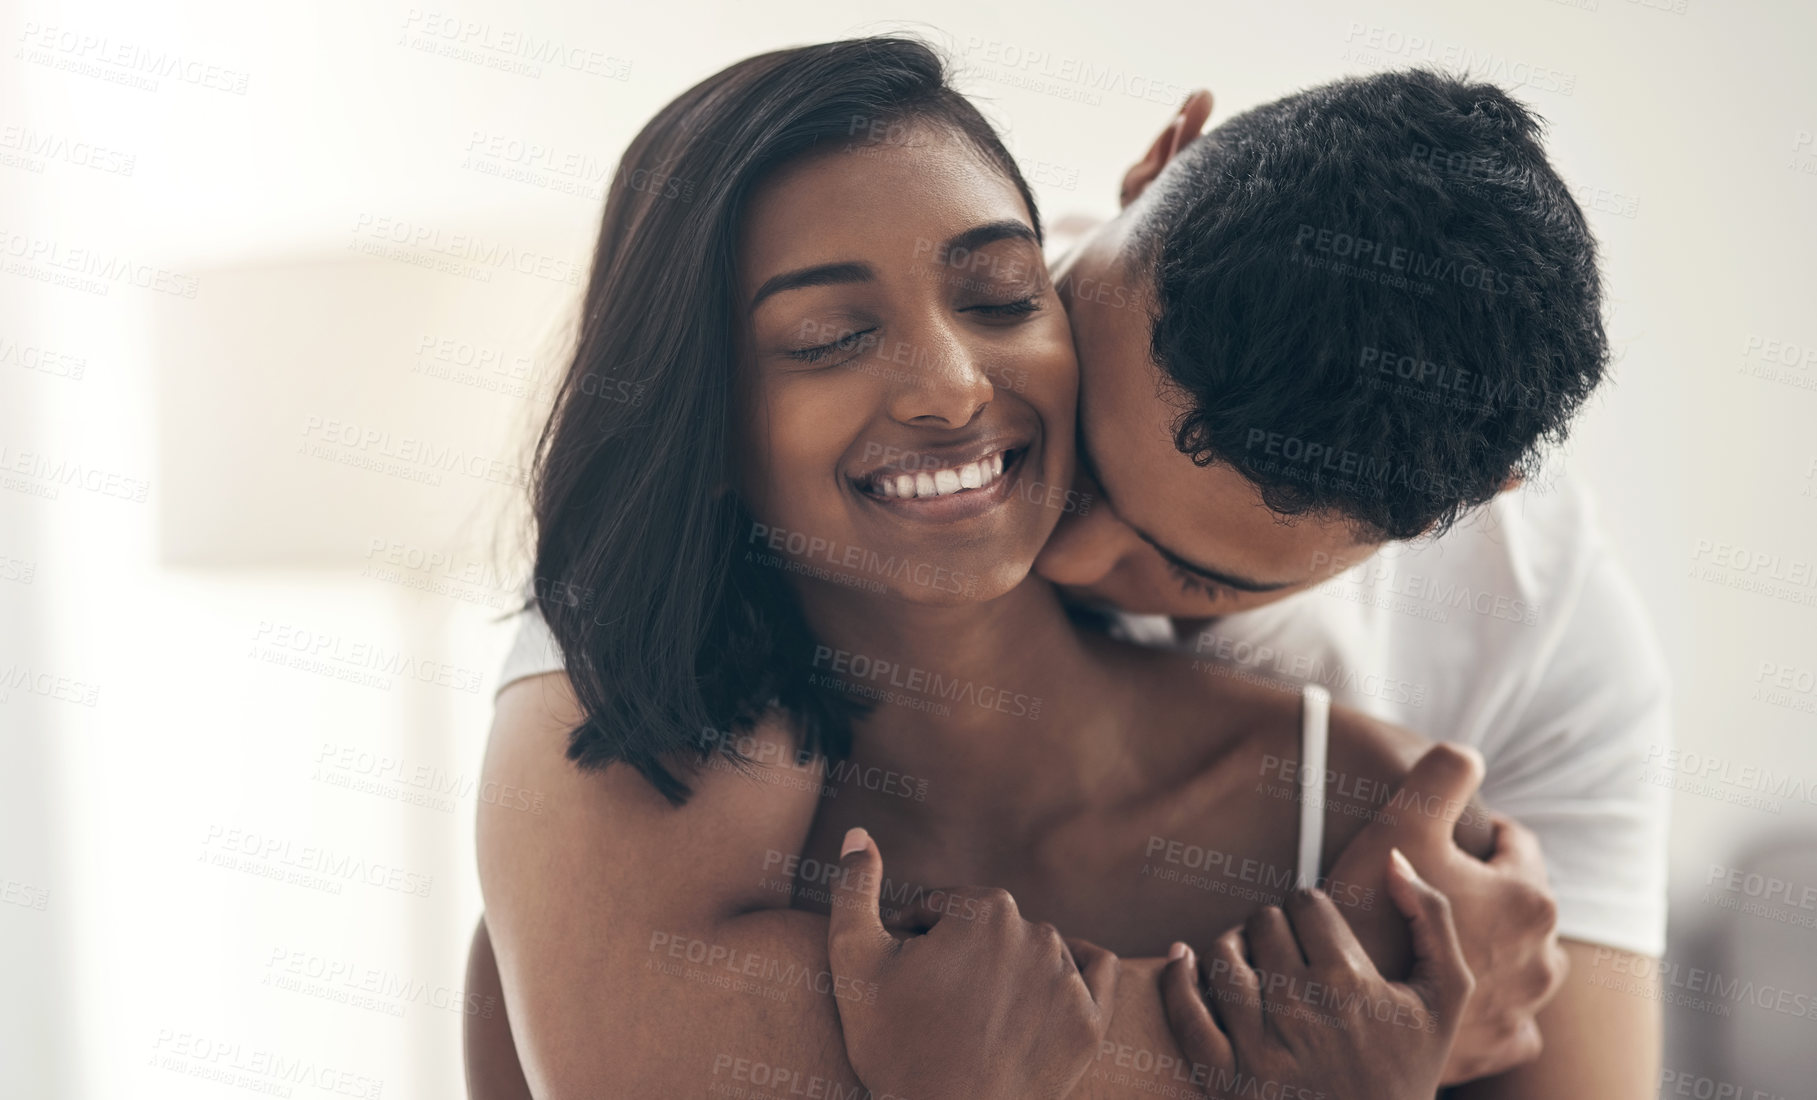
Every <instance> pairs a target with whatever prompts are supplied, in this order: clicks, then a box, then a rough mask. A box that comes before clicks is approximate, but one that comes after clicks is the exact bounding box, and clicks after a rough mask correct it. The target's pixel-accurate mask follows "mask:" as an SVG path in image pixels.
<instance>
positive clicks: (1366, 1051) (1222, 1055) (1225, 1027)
mask: <svg viewBox="0 0 1817 1100" xmlns="http://www.w3.org/2000/svg"><path fill="white" fill-rule="evenodd" d="M1388 893H1389V894H1390V895H1391V896H1392V897H1393V898H1394V903H1395V905H1396V906H1397V907H1398V908H1399V909H1400V911H1401V913H1402V914H1403V915H1405V916H1406V918H1407V921H1408V923H1409V924H1410V925H1411V929H1412V933H1413V953H1414V966H1413V973H1412V974H1411V975H1409V977H1408V979H1407V981H1406V982H1390V981H1387V980H1386V979H1384V978H1383V977H1382V976H1381V974H1380V972H1378V971H1377V970H1376V968H1375V965H1374V964H1373V963H1371V962H1370V961H1369V956H1368V955H1367V954H1365V953H1364V951H1363V948H1362V946H1361V944H1359V943H1358V942H1357V939H1356V936H1355V934H1353V933H1352V932H1351V930H1350V926H1349V925H1347V924H1346V923H1344V918H1343V916H1342V914H1340V913H1339V912H1338V909H1337V906H1336V905H1334V904H1333V903H1332V901H1331V899H1330V898H1329V897H1327V896H1326V895H1325V894H1324V893H1322V892H1320V891H1315V890H1301V891H1298V892H1296V893H1295V894H1294V895H1293V896H1292V897H1291V898H1289V899H1288V901H1287V905H1286V910H1285V912H1283V911H1282V910H1281V909H1279V908H1276V907H1274V906H1269V907H1268V908H1266V909H1263V910H1261V911H1259V912H1257V913H1256V914H1255V915H1254V916H1252V917H1250V919H1249V923H1248V925H1247V926H1246V927H1245V928H1243V929H1232V930H1231V931H1229V932H1226V933H1225V934H1224V935H1222V936H1220V937H1218V940H1217V942H1216V944H1215V945H1214V947H1213V948H1212V951H1211V953H1210V955H1209V957H1207V958H1206V959H1205V960H1204V961H1203V962H1202V963H1201V964H1200V965H1198V966H1197V967H1195V965H1194V957H1193V952H1192V950H1191V949H1190V948H1186V947H1185V946H1184V945H1178V944H1177V945H1175V948H1174V958H1173V961H1172V962H1171V963H1169V964H1168V966H1167V969H1166V970H1165V971H1163V972H1162V975H1161V998H1162V1001H1163V1003H1164V1004H1165V1005H1166V1008H1167V1019H1168V1024H1169V1026H1170V1027H1172V1029H1173V1032H1174V1037H1175V1038H1176V1039H1178V1040H1179V1042H1180V1049H1181V1050H1182V1051H1183V1052H1184V1053H1185V1054H1186V1056H1187V1057H1189V1058H1191V1059H1192V1060H1193V1061H1194V1062H1196V1063H1199V1065H1201V1066H1203V1067H1206V1072H1207V1074H1208V1078H1209V1079H1208V1080H1207V1082H1206V1088H1207V1090H1208V1092H1209V1093H1210V1095H1212V1096H1214V1097H1223V1096H1227V1095H1230V1096H1257V1095H1260V1096H1268V1095H1274V1096H1280V1097H1282V1098H1283V1100H1315V1098H1318V1097H1339V1096H1341V1097H1343V1098H1344V1100H1430V1098H1431V1097H1433V1096H1434V1095H1436V1094H1437V1092H1438V1087H1439V1078H1440V1075H1441V1073H1442V1072H1443V1070H1444V1067H1445V1061H1446V1059H1447V1058H1448V1057H1449V1055H1450V1052H1451V1041H1452V1039H1453V1038H1454V1037H1455V1035H1456V1033H1457V1026H1458V1020H1459V1018H1460V1016H1461V1015H1462V1013H1463V1009H1464V1006H1465V1005H1466V1004H1467V1003H1468V1002H1469V1000H1470V994H1471V992H1472V990H1473V989H1474V988H1475V984H1476V981H1475V978H1473V977H1472V976H1471V973H1470V968H1469V966H1468V965H1467V964H1466V963H1465V962H1464V954H1463V950H1462V948H1461V947H1460V946H1459V944H1458V938H1457V928H1456V925H1455V924H1454V923H1453V921H1452V919H1451V905H1450V902H1449V901H1448V900H1447V899H1446V898H1445V896H1444V895H1443V894H1441V893H1439V892H1438V891H1437V890H1434V889H1433V888H1432V887H1431V886H1429V885H1427V883H1426V882H1425V881H1424V880H1423V879H1421V878H1420V877H1419V874H1418V872H1416V871H1415V870H1414V869H1413V865H1412V864H1411V863H1409V862H1408V861H1407V858H1406V857H1405V856H1403V855H1401V853H1400V849H1398V848H1396V849H1394V850H1393V852H1392V854H1391V858H1390V861H1389V870H1388ZM1201 977H1202V978H1203V980H1204V987H1205V990H1206V992H1205V994H1204V995H1203V996H1201V995H1200V992H1199V988H1200V986H1199V980H1200V978H1201ZM1207 999H1209V1000H1210V1001H1211V1005H1210V1007H1209V1008H1208V1007H1207V1004H1206V1001H1207Z"/></svg>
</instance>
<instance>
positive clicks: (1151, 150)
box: [1120, 88, 1211, 206]
mask: <svg viewBox="0 0 1817 1100" xmlns="http://www.w3.org/2000/svg"><path fill="white" fill-rule="evenodd" d="M1210 119H1211V93H1210V92H1209V91H1206V90H1205V89H1204V88H1200V89H1199V90H1198V91H1196V92H1194V93H1192V94H1191V95H1189V96H1187V97H1186V102H1185V103H1183V104H1181V105H1180V110H1179V113H1177V114H1175V115H1174V116H1173V118H1172V119H1171V120H1169V122H1168V123H1167V128H1166V129H1165V130H1162V131H1161V136H1160V137H1157V138H1156V139H1155V143H1154V144H1153V145H1150V146H1149V147H1148V152H1146V153H1144V154H1142V159H1141V160H1138V161H1136V163H1135V164H1133V165H1131V166H1130V169H1129V171H1128V172H1125V173H1124V174H1123V193H1122V195H1121V196H1120V199H1121V201H1122V204H1123V205H1124V206H1128V205H1129V204H1130V203H1132V202H1135V201H1136V197H1137V196H1138V195H1140V194H1141V193H1142V192H1143V191H1146V190H1147V189H1148V185H1149V184H1151V183H1153V182H1154V181H1155V177H1156V176H1159V175H1160V174H1161V169H1163V168H1165V167H1167V162H1168V161H1170V160H1172V159H1173V158H1174V156H1175V155H1176V154H1178V153H1179V151H1180V150H1181V149H1184V148H1186V145H1187V143H1188V142H1190V141H1192V139H1193V138H1196V137H1198V136H1199V135H1200V134H1201V133H1203V132H1204V130H1205V123H1206V122H1208V121H1210Z"/></svg>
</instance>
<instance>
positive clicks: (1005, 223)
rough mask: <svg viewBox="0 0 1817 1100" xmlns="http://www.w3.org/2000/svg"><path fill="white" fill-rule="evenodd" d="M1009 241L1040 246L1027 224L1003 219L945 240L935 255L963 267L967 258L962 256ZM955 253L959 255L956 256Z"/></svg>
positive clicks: (975, 227)
mask: <svg viewBox="0 0 1817 1100" xmlns="http://www.w3.org/2000/svg"><path fill="white" fill-rule="evenodd" d="M1011 240H1015V241H1027V242H1028V243H1030V244H1032V245H1035V246H1037V247H1039V246H1040V244H1041V242H1040V240H1038V239H1037V238H1036V237H1035V231H1034V230H1033V229H1030V228H1029V227H1028V225H1027V224H1025V223H1023V222H1019V221H1017V220H1016V219H1014V218H1004V219H1003V220H1001V221H994V222H986V223H984V224H983V225H974V226H972V227H971V228H970V229H967V230H965V231H964V232H962V233H955V234H953V235H952V236H951V237H948V238H947V239H946V243H945V244H942V245H941V246H940V251H939V252H938V253H937V255H939V256H940V257H941V258H943V259H944V260H945V262H946V263H949V264H957V265H963V264H964V263H966V262H967V260H968V259H969V257H968V256H965V255H963V254H964V253H970V252H976V251H977V250H978V249H980V248H983V247H984V246H986V245H991V244H996V243H997V242H998V241H1011ZM955 253H959V254H960V255H957V256H956V255H955Z"/></svg>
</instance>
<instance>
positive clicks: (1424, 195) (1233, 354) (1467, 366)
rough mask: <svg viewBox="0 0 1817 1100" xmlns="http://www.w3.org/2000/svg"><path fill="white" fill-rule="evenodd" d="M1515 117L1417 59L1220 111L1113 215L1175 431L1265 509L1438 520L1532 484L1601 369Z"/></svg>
mask: <svg viewBox="0 0 1817 1100" xmlns="http://www.w3.org/2000/svg"><path fill="white" fill-rule="evenodd" d="M1541 127H1542V123H1541V121H1540V119H1539V118H1538V117H1537V116H1535V115H1534V114H1533V113H1532V112H1530V111H1529V110H1527V108H1525V107H1524V106H1522V105H1521V104H1520V103H1518V102H1516V101H1515V100H1514V99H1512V98H1511V97H1509V95H1508V94H1507V93H1506V92H1504V91H1502V90H1501V89H1500V88H1497V87H1495V86H1493V85H1490V84H1480V83H1471V82H1469V81H1467V80H1465V79H1459V78H1457V77H1453V76H1449V75H1445V74H1443V73H1438V72H1431V71H1425V70H1415V71H1408V72H1394V73H1383V74H1379V75H1374V76H1365V77H1355V78H1349V79H1345V80H1340V81H1337V82H1336V83H1333V84H1327V85H1324V86H1322V87H1318V88H1313V89H1311V90H1309V91H1304V92H1300V93H1297V94H1295V95H1291V96H1288V97H1287V98H1285V99H1282V100H1279V101H1276V102H1274V103H1270V104H1267V105H1266V106H1263V107H1258V108H1256V109H1254V110H1252V111H1248V112H1246V113H1244V114H1241V115H1238V116H1237V117H1235V118H1232V119H1231V120H1229V121H1228V122H1225V123H1224V124H1222V125H1220V126H1218V127H1216V128H1215V129H1213V130H1212V131H1211V132H1209V133H1207V134H1205V135H1204V136H1202V137H1200V138H1198V139H1196V140H1195V141H1193V142H1192V143H1191V144H1190V145H1189V146H1187V147H1186V148H1185V149H1184V150H1182V151H1181V153H1180V155H1179V156H1178V157H1177V158H1175V160H1174V162H1173V163H1171V164H1170V165H1169V166H1168V168H1167V169H1166V171H1165V172H1164V173H1163V174H1162V176H1161V177H1160V178H1159V179H1158V180H1156V182H1155V185H1154V188H1153V189H1151V191H1152V193H1151V194H1150V195H1146V196H1144V198H1143V200H1142V205H1141V206H1140V207H1139V208H1138V209H1137V210H1135V211H1132V212H1131V216H1132V218H1133V219H1134V220H1133V222H1132V231H1131V232H1132V236H1131V242H1132V244H1133V246H1134V250H1133V252H1131V253H1129V255H1131V256H1132V257H1133V260H1134V267H1135V270H1136V271H1137V272H1139V273H1141V275H1140V277H1142V278H1146V279H1148V280H1150V282H1151V287H1152V289H1153V291H1154V293H1155V297H1156V299H1157V301H1156V307H1157V318H1156V320H1155V322H1154V331H1153V343H1152V354H1153V356H1154V359H1155V361H1156V362H1157V363H1158V364H1159V365H1160V366H1161V368H1162V370H1163V371H1164V372H1165V374H1166V375H1167V376H1168V377H1170V378H1171V379H1172V380H1173V381H1174V382H1175V383H1176V384H1177V385H1178V386H1179V388H1180V389H1181V390H1183V391H1184V395H1185V397H1186V398H1187V399H1188V402H1186V403H1187V404H1189V405H1190V408H1189V409H1188V411H1187V412H1185V414H1184V415H1183V416H1182V417H1181V418H1180V419H1179V421H1178V422H1177V424H1176V432H1175V439H1174V442H1175V444H1176V446H1178V447H1179V449H1180V450H1181V451H1182V452H1183V453H1185V454H1188V455H1190V456H1192V458H1193V460H1194V461H1195V462H1197V463H1199V464H1200V465H1210V464H1211V463H1214V462H1224V463H1227V464H1229V465H1231V466H1233V467H1235V468H1236V469H1238V470H1239V471H1241V472H1242V473H1243V474H1244V475H1245V476H1246V477H1247V478H1248V479H1249V480H1250V481H1252V482H1254V483H1255V484H1256V485H1257V487H1258V488H1259V489H1260V490H1261V491H1262V495H1263V499H1264V501H1265V502H1266V503H1267V504H1268V506H1269V507H1270V508H1272V509H1273V510H1274V511H1276V512H1278V513H1280V514H1282V515H1301V514H1306V513H1325V514H1336V515H1339V516H1342V517H1345V518H1348V519H1349V520H1350V522H1351V523H1352V524H1353V525H1354V526H1355V527H1356V528H1357V530H1358V532H1359V533H1360V534H1362V535H1364V536H1365V537H1374V538H1378V539H1404V538H1412V537H1414V536H1416V535H1419V534H1421V533H1422V532H1427V531H1433V532H1437V531H1443V530H1445V529H1446V528H1448V527H1449V526H1450V525H1451V524H1452V523H1453V522H1455V521H1456V520H1457V518H1458V517H1459V516H1460V515H1462V514H1463V513H1465V512H1466V511H1468V510H1469V509H1470V508H1472V507H1474V506H1476V505H1478V504H1481V503H1483V502H1484V501H1487V500H1489V499H1490V498H1491V497H1493V496H1494V495H1495V494H1496V492H1497V491H1498V490H1499V489H1500V488H1501V487H1502V485H1503V484H1504V483H1505V482H1506V481H1507V479H1508V478H1509V477H1510V476H1515V475H1520V476H1530V475H1531V474H1533V473H1534V472H1535V469H1536V467H1537V465H1538V463H1539V461H1540V458H1541V449H1542V446H1543V444H1545V443H1547V442H1557V441H1560V440H1562V439H1563V438H1564V435H1565V432H1566V429H1567V426H1568V425H1569V423H1570V421H1571V418H1572V416H1573V415H1574V414H1575V413H1576V411H1577V409H1578V407H1579V406H1580V405H1582V404H1583V402H1584V400H1585V398H1587V397H1588V396H1589V395H1590V393H1591V391H1592V390H1594V389H1595V388H1596V385H1597V383H1598V382H1599V381H1601V379H1602V377H1603V373H1604V370H1605V368H1606V366H1607V363H1608V358H1609V350H1608V342H1607V338H1606V337H1605V335H1604V333H1603V325H1602V315H1601V282H1600V279H1599V276H1598V273H1597V261H1596V242H1595V240H1594V239H1593V238H1592V236H1591V234H1590V229H1589V227H1588V225H1587V224H1586V223H1585V221H1584V216H1583V212H1582V211H1581V210H1580V209H1578V206H1577V203H1576V202H1575V201H1574V200H1573V199H1572V197H1571V194H1570V192H1569V191H1568V190H1567V189H1566V187H1565V185H1564V183H1563V182H1562V181H1561V180H1560V179H1559V177H1558V175H1557V173H1555V172H1554V171H1553V170H1552V167H1551V165H1550V164H1548V163H1547V161H1546V156H1545V151H1544V149H1543V148H1542V147H1541V145H1540V141H1539V136H1540V131H1541Z"/></svg>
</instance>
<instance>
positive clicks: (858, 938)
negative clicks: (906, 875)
mask: <svg viewBox="0 0 1817 1100" xmlns="http://www.w3.org/2000/svg"><path fill="white" fill-rule="evenodd" d="M882 891H883V855H882V854H881V853H880V852H878V851H877V842H876V841H874V840H872V839H871V834H870V833H868V832H866V831H865V830H863V829H848V830H847V831H846V834H845V844H844V845H843V846H842V848H841V852H840V856H839V877H838V879H837V880H836V881H835V883H834V885H833V911H832V912H831V913H830V914H828V917H827V961H828V962H829V963H831V964H832V968H833V970H834V971H836V972H844V973H854V972H857V973H868V972H869V970H870V968H871V967H872V966H874V965H875V963H876V961H877V960H878V959H879V958H881V957H882V956H883V955H885V954H886V953H891V952H894V951H895V949H896V946H897V941H896V939H895V937H893V936H891V935H890V934H889V932H887V931H885V930H884V927H883V920H882V918H881V917H880V916H879V914H878V911H877V907H878V898H879V896H880V895H881V893H882Z"/></svg>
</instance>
